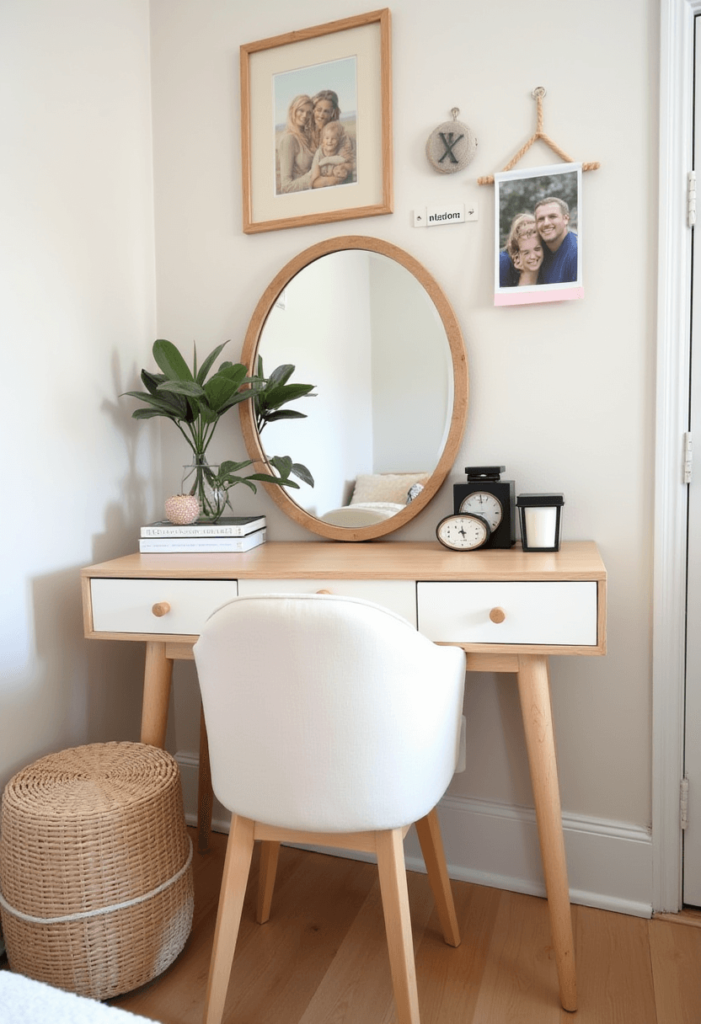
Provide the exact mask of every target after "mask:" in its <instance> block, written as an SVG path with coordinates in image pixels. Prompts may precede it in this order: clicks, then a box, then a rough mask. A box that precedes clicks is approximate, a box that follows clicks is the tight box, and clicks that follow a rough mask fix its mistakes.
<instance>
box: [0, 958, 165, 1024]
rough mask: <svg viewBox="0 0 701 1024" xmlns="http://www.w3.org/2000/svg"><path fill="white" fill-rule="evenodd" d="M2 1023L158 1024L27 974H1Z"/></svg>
mask: <svg viewBox="0 0 701 1024" xmlns="http://www.w3.org/2000/svg"><path fill="white" fill-rule="evenodd" d="M0 1021H2V1024H154V1022H153V1020H149V1019H148V1018H146V1017H139V1016H137V1015H136V1014H134V1013H129V1012H128V1011H127V1010H119V1009H117V1007H114V1006H107V1005H106V1004H105V1003H99V1002H97V1000H95V999H86V998H85V996H77V995H75V994H74V993H73V992H64V991H63V989H60V988H53V986H51V985H45V984H44V982H42V981H34V980H33V979H32V978H27V977H25V976H24V975H23V974H15V973H14V972H13V971H0Z"/></svg>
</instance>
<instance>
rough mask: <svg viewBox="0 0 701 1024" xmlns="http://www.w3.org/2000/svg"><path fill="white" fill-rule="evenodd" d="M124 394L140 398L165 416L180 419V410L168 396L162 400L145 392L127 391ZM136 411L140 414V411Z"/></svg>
mask: <svg viewBox="0 0 701 1024" xmlns="http://www.w3.org/2000/svg"><path fill="white" fill-rule="evenodd" d="M124 394H125V395H128V396H129V397H130V398H138V399H139V401H140V402H145V403H146V404H147V405H150V406H152V407H153V408H154V409H158V410H159V412H160V413H161V414H162V415H163V416H172V417H175V418H179V417H180V412H179V409H178V408H174V406H173V402H172V401H171V400H169V398H167V397H166V396H164V397H163V398H160V397H159V396H158V395H149V394H148V392H145V391H125V392H124ZM136 411H137V412H138V410H136Z"/></svg>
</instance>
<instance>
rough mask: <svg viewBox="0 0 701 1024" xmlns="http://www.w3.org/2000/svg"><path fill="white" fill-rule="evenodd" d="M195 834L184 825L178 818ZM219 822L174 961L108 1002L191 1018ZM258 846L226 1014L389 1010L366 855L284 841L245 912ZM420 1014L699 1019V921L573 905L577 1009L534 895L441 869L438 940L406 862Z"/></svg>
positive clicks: (462, 1021) (188, 1022)
mask: <svg viewBox="0 0 701 1024" xmlns="http://www.w3.org/2000/svg"><path fill="white" fill-rule="evenodd" d="M191 831H192V834H193V839H194V838H195V837H194V830H191ZM225 844H226V836H223V835H214V836H213V842H212V848H211V850H210V852H209V853H207V854H205V855H198V854H195V861H194V864H195V886H196V896H195V919H194V923H193V929H192V934H191V936H190V939H189V940H188V943H187V945H186V947H185V949H184V951H183V953H182V954H181V955H180V957H179V958H178V960H177V961H176V962H175V964H174V965H173V966H172V967H171V968H170V969H169V970H168V971H166V972H165V973H164V974H163V975H161V977H159V978H157V979H156V980H155V981H153V982H151V983H150V984H149V985H146V986H144V988H142V989H139V990H138V991H136V992H132V993H129V994H127V995H124V996H121V997H119V998H117V999H114V1000H112V1005H114V1006H120V1007H122V1008H123V1009H127V1010H131V1011H132V1012H133V1013H139V1014H142V1015H143V1016H145V1017H150V1018H152V1019H153V1020H158V1021H161V1022H162V1024H200V1021H201V1018H202V1005H203V996H204V990H205V982H206V978H207V969H208V962H209V956H210V951H211V944H212V936H213V929H214V918H215V913H216V906H217V900H218V888H219V881H220V878H221V871H222V866H223V861H224V849H225ZM257 856H258V855H257V851H256V854H255V855H254V867H253V871H252V874H251V883H250V884H249V894H248V896H247V901H246V905H245V907H244V916H243V921H242V925H241V932H240V936H239V946H238V948H237V955H236V958H235V960H234V968H233V972H232V980H231V984H230V986H229V996H228V1001H227V1007H226V1012H225V1016H224V1021H225V1024H233V1022H237V1024H298V1022H300V1024H342V1022H343V1024H390V1022H392V1021H393V1020H394V1019H395V1017H394V1007H393V1001H392V991H391V982H390V975H389V963H388V958H387V952H386V946H385V938H384V926H383V920H382V909H381V904H380V897H379V890H378V883H377V871H376V868H375V867H374V865H371V864H364V863H360V862H358V861H350V860H345V859H341V858H338V857H330V856H323V855H321V854H316V853H308V852H302V851H299V850H294V849H290V848H285V847H283V849H282V852H281V855H280V868H279V874H278V883H277V886H276V891H275V897H274V900H273V912H272V916H271V919H270V921H269V922H268V923H267V924H265V925H262V926H261V925H257V924H256V923H255V921H254V917H253V907H252V895H253V893H254V885H255V883H256V881H257ZM408 877H409V895H410V900H411V909H412V920H413V927H414V945H415V949H416V961H417V973H418V986H419V1003H420V1007H421V1019H422V1024H555V1022H558V1024H561V1022H568V1024H575V1022H576V1024H701V928H699V927H680V925H679V924H677V923H674V922H672V921H669V920H655V919H653V920H652V921H647V920H643V919H640V918H635V917H626V916H624V915H622V914H612V913H608V912H606V911H601V910H592V909H590V908H588V907H573V917H574V927H575V941H576V951H577V974H578V982H579V992H580V1009H579V1011H578V1012H577V1014H576V1015H573V1014H569V1013H566V1012H565V1011H564V1010H562V1009H561V1008H560V1005H559V1001H558V998H557V981H556V976H555V964H554V961H553V955H552V948H551V945H550V930H549V925H548V913H547V904H546V902H545V900H542V899H538V898H536V897H532V896H521V895H518V894H514V893H509V892H502V891H501V890H497V889H488V888H485V887H483V886H477V885H471V884H469V883H467V882H455V883H453V887H454V893H455V902H456V906H457V911H458V919H459V921H460V927H461V931H462V944H461V946H460V947H459V948H458V949H452V948H450V947H449V946H446V945H444V943H443V941H442V939H441V936H440V932H439V926H438V921H437V918H436V915H435V913H434V909H433V901H432V898H431V895H430V891H429V887H428V882H427V878H426V876H425V875H422V874H418V873H415V872H410V873H409V876H408Z"/></svg>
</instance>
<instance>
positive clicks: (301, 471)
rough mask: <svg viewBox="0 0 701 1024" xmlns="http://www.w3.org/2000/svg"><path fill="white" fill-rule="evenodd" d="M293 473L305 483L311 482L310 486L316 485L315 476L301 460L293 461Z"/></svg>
mask: <svg viewBox="0 0 701 1024" xmlns="http://www.w3.org/2000/svg"><path fill="white" fill-rule="evenodd" d="M290 472H291V473H294V475H295V476H296V477H299V479H300V480H301V481H302V483H303V484H309V486H310V487H313V486H314V477H313V476H312V475H311V473H310V472H309V470H308V469H307V467H306V466H303V465H302V463H301V462H293V463H292V469H291V470H290Z"/></svg>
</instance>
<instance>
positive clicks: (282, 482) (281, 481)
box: [246, 473, 299, 491]
mask: <svg viewBox="0 0 701 1024" xmlns="http://www.w3.org/2000/svg"><path fill="white" fill-rule="evenodd" d="M246 479H247V480H263V481H264V482H265V483H266V484H277V485H278V487H294V488H295V490H297V491H298V490H299V484H296V483H295V482H294V480H290V478H289V477H284V478H283V477H279V476H271V475H270V473H251V475H250V476H247V477H246Z"/></svg>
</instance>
